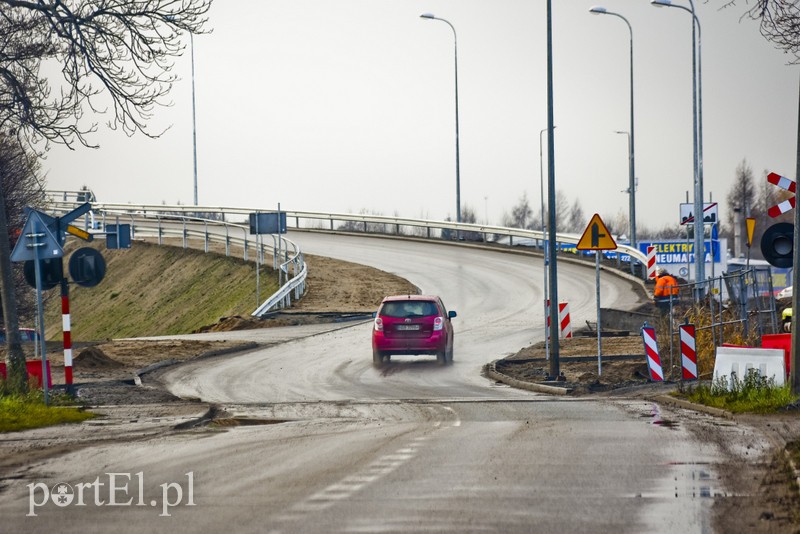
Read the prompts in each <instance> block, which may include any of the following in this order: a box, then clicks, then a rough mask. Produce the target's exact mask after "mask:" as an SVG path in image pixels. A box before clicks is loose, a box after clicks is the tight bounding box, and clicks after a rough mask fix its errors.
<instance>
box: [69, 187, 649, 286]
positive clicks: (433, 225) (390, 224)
mask: <svg viewBox="0 0 800 534" xmlns="http://www.w3.org/2000/svg"><path fill="white" fill-rule="evenodd" d="M53 193H57V194H62V193H63V194H64V195H65V198H66V195H68V194H70V193H71V194H74V193H75V192H66V191H65V192H53ZM54 201H55V203H56V205H57V204H58V203H59V202H58V201H57V200H54ZM62 202H66V201H62ZM68 205H69V206H74V202H69V203H68ZM93 207H95V208H96V209H100V210H108V211H126V212H134V213H140V214H148V213H150V214H153V213H158V214H162V215H172V216H176V215H188V216H197V215H198V214H202V216H203V217H204V218H207V219H216V218H221V219H222V220H231V218H236V217H242V218H243V219H244V218H246V217H248V216H249V215H250V214H251V213H267V212H271V211H274V210H264V209H256V208H230V207H222V206H183V205H180V204H178V205H152V204H107V203H94V204H93ZM283 212H284V213H286V218H287V220H288V221H292V220H293V221H294V228H297V229H303V228H306V229H313V230H317V231H332V232H334V231H353V232H364V233H382V234H393V235H412V236H416V237H422V238H428V239H457V238H458V237H460V238H461V240H470V238H473V239H474V240H477V241H485V242H492V241H495V242H496V241H497V239H498V237H507V238H508V239H509V243H508V244H509V245H514V239H515V238H517V239H518V240H523V241H524V240H533V241H534V242H537V243H544V242H545V241H546V240H547V239H548V237H549V236H548V235H547V233H546V232H542V231H539V230H524V229H521V228H508V227H505V226H489V225H481V224H469V223H455V222H451V221H432V220H426V219H411V218H405V217H387V216H383V215H368V214H352V213H323V212H311V211H289V210H286V211H283ZM337 223H338V226H337ZM287 224H288V223H287ZM580 238H581V236H580V235H576V234H563V233H558V234H556V241H557V242H558V243H559V244H567V245H577V244H578V242H579V241H580ZM617 252H618V253H620V254H627V255H629V256H630V257H631V258H632V259H633V260H635V261H637V262H639V263H641V264H643V265H646V263H647V256H646V254H645V253H643V252H641V251H640V250H638V249H636V248H634V247H630V246H628V245H618V246H617ZM643 271H644V269H643ZM645 276H646V274H645V273H644V272H643V273H642V277H643V278H644V277H645Z"/></svg>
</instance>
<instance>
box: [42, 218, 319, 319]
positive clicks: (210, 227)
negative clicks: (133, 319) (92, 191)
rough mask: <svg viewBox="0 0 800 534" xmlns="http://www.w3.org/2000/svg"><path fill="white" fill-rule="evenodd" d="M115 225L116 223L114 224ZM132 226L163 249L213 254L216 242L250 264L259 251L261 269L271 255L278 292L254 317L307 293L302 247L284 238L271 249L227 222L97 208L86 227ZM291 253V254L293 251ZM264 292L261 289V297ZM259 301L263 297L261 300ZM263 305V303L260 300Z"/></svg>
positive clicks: (276, 238)
mask: <svg viewBox="0 0 800 534" xmlns="http://www.w3.org/2000/svg"><path fill="white" fill-rule="evenodd" d="M72 207H74V203H69V202H66V203H64V202H59V203H54V204H52V205H51V206H50V208H51V209H53V210H54V211H56V212H59V211H68V210H69V209H72ZM110 221H113V222H110ZM121 223H122V224H130V225H131V238H135V237H140V238H153V239H156V240H157V242H158V244H159V245H163V244H164V240H165V239H167V238H171V237H176V238H180V239H181V240H182V244H183V248H189V240H190V239H193V238H195V239H200V240H202V241H203V248H204V251H205V252H208V251H209V245H210V243H212V242H216V243H224V244H225V255H226V256H230V255H231V246H239V247H241V248H242V250H243V258H244V260H245V261H247V260H248V256H249V250H250V248H251V247H252V248H255V251H256V254H257V257H256V263H257V264H258V265H259V266H260V265H261V264H262V263H263V259H264V258H265V257H266V255H267V253H271V254H272V257H273V265H272V268H273V269H275V270H277V271H278V285H279V286H280V287H279V288H278V290H277V291H276V292H275V293H274V294H272V295H271V296H270V297H269V298H268V299H267V300H266V301H264V302H263V303H262V304H260V305H258V307H257V308H256V310H255V311H254V312H253V313H252V314H251V315H252V316H254V317H261V316H263V315H265V314H266V313H267V312H269V311H270V310H272V309H274V308H279V307H289V306H291V303H292V300H293V299H294V300H297V299H299V298H300V297H301V296H302V295H303V293H304V292H305V281H306V277H307V275H308V269H307V267H306V264H305V260H304V258H303V254H302V252H301V251H300V249H299V247H298V246H297V245H296V244H295V243H294V242H293V241H291V240H289V239H286V238H285V237H283V236H276V235H273V236H272V238H273V243H272V245H271V246H270V245H269V244H265V243H263V242H259V239H258V237H259V236H256V237H255V238H254V239H248V236H249V235H250V234H249V226H247V225H243V224H236V223H231V222H226V221H224V220H215V219H204V218H201V217H196V216H190V215H187V214H180V215H175V214H169V215H165V214H163V213H156V212H153V211H150V212H149V213H141V212H136V211H128V210H112V209H106V208H104V207H103V206H100V205H97V204H93V205H92V215H91V216H89V217H86V219H85V221H84V224H85V226H86V229H87V230H88V231H90V232H94V233H97V230H100V231H102V230H103V229H105V228H106V227H107V225H108V224H121ZM290 249H291V251H290ZM256 273H257V274H256V276H257V282H256V285H257V288H260V278H259V276H260V269H258V268H257V269H256ZM259 291H260V290H259V289H257V293H258V292H259ZM257 299H259V297H258V296H257ZM259 301H260V299H259Z"/></svg>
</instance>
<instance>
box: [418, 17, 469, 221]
mask: <svg viewBox="0 0 800 534" xmlns="http://www.w3.org/2000/svg"><path fill="white" fill-rule="evenodd" d="M420 18H423V19H429V20H440V21H442V22H444V23H446V24H447V25H448V26H450V29H451V30H453V52H454V54H453V57H454V59H455V80H456V222H458V223H460V222H461V163H460V162H461V158H460V157H459V148H458V38H457V37H456V29H455V28H454V27H453V25H452V24H450V21H448V20H445V19H443V18H440V17H436V16H434V15H433V13H423V14H422V15H420Z"/></svg>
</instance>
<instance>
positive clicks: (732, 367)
mask: <svg viewBox="0 0 800 534" xmlns="http://www.w3.org/2000/svg"><path fill="white" fill-rule="evenodd" d="M750 372H757V373H758V374H759V376H762V377H764V378H766V379H773V380H774V381H775V385H776V386H778V387H781V386H783V384H784V383H785V382H786V363H785V361H784V351H783V350H782V349H764V348H757V347H725V346H723V347H717V353H716V358H715V360H714V380H718V379H720V378H722V377H725V378H726V379H727V381H728V389H733V387H734V382H736V381H740V382H742V381H744V379H745V378H746V377H747V374H748V373H750Z"/></svg>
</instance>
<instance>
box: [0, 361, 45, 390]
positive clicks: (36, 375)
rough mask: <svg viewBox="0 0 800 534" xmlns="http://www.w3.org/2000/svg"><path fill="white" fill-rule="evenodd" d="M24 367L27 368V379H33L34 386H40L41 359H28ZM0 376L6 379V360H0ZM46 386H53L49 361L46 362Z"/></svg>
mask: <svg viewBox="0 0 800 534" xmlns="http://www.w3.org/2000/svg"><path fill="white" fill-rule="evenodd" d="M25 367H26V368H27V369H28V380H31V379H33V380H34V381H35V384H36V387H39V388H40V387H42V361H41V360H28V361H26V362H25ZM0 377H2V378H3V380H6V379H8V374H7V372H6V362H0ZM47 387H48V388H52V387H53V375H52V373H50V362H47Z"/></svg>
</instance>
